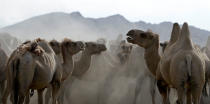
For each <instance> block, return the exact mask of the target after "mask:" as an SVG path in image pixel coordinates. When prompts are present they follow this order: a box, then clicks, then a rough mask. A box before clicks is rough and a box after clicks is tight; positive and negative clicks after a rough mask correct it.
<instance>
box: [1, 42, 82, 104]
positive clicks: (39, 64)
mask: <svg viewBox="0 0 210 104" xmlns="http://www.w3.org/2000/svg"><path fill="white" fill-rule="evenodd" d="M34 43H35V45H34ZM26 44H29V45H28V46H26V45H25V44H23V45H22V46H20V47H19V48H18V49H17V50H15V51H14V52H13V54H12V55H11V57H10V59H9V61H8V64H7V66H8V76H9V81H10V83H8V86H11V85H14V84H15V85H17V84H18V87H17V89H18V92H16V91H17V90H15V91H14V103H20V104H21V103H23V101H24V98H25V96H26V95H29V89H37V90H38V100H39V103H40V104H42V102H43V101H42V100H43V99H42V93H43V90H44V88H46V87H48V86H49V85H51V86H52V96H53V104H55V103H56V98H57V92H58V90H59V87H60V82H61V80H62V78H63V76H65V75H64V74H63V73H62V71H63V70H61V63H60V62H59V60H58V59H57V56H56V55H55V53H54V51H53V49H52V48H51V47H50V45H49V44H48V42H46V41H45V40H41V39H37V40H35V42H32V43H31V42H27V43H26ZM62 45H63V50H65V51H67V52H68V53H77V52H79V51H80V50H82V47H83V45H82V42H73V41H71V40H69V39H65V40H64V41H63V42H62ZM30 47H32V48H30ZM36 47H38V48H36ZM32 49H33V50H32ZM71 49H74V50H71ZM67 52H66V53H67ZM34 53H36V54H34ZM65 57H68V55H67V56H65ZM13 65H14V66H16V65H18V66H19V67H18V69H22V70H23V72H19V71H18V73H16V74H17V75H18V76H20V75H21V74H22V75H24V74H26V73H27V75H24V76H26V77H27V80H29V81H24V82H22V81H21V80H24V79H23V78H21V77H20V78H19V77H18V76H17V75H15V76H17V77H15V79H16V80H14V82H12V78H11V77H12V73H13V74H14V72H11V70H12V69H13V68H17V67H11V66H13ZM27 68H28V69H31V70H24V69H27ZM22 70H21V71H22ZM28 75H30V76H28ZM61 76H62V77H61ZM25 80H26V79H25ZM13 83H14V84H13ZM23 85H25V86H23ZM22 87H24V88H27V89H23V88H22ZM21 88H22V89H21ZM9 90H12V87H9V88H8V89H7V90H6V91H5V93H4V98H3V103H4V104H6V99H7V96H8V94H9ZM17 93H18V95H17ZM18 96H19V97H18Z"/></svg>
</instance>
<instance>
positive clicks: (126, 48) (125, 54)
mask: <svg viewBox="0 0 210 104" xmlns="http://www.w3.org/2000/svg"><path fill="white" fill-rule="evenodd" d="M131 51H132V45H130V44H128V43H126V41H125V40H123V41H121V42H120V45H119V53H117V56H118V58H119V60H120V63H121V64H122V65H123V64H125V63H126V62H127V61H128V59H129V56H130V54H131Z"/></svg>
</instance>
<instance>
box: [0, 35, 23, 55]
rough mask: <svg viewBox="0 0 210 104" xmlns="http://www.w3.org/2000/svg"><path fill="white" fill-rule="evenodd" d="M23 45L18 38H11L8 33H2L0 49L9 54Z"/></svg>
mask: <svg viewBox="0 0 210 104" xmlns="http://www.w3.org/2000/svg"><path fill="white" fill-rule="evenodd" d="M20 43H21V41H20V40H18V39H17V38H16V37H13V36H11V35H10V34H8V33H0V47H1V48H2V49H3V50H4V51H5V52H6V53H7V55H9V54H11V52H12V51H13V50H14V49H15V48H16V47H17V46H18V45H19V44H20Z"/></svg>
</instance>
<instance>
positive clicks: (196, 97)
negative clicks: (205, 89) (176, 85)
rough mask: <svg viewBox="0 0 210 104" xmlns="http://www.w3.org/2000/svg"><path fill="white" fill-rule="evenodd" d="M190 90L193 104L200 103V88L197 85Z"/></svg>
mask: <svg viewBox="0 0 210 104" xmlns="http://www.w3.org/2000/svg"><path fill="white" fill-rule="evenodd" d="M191 92H192V97H193V104H200V99H201V94H202V88H199V87H197V88H195V89H194V90H192V91H191Z"/></svg>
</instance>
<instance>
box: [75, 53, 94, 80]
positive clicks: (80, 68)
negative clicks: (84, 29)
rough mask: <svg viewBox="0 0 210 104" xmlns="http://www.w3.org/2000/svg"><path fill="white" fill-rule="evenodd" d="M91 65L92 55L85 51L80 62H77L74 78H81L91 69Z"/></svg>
mask: <svg viewBox="0 0 210 104" xmlns="http://www.w3.org/2000/svg"><path fill="white" fill-rule="evenodd" d="M90 64H91V54H90V53H89V52H88V51H86V50H85V51H83V52H82V56H81V58H80V60H79V61H77V62H75V67H74V72H73V74H72V75H73V76H76V77H81V76H82V75H84V74H85V73H86V72H87V70H88V69H89V67H90Z"/></svg>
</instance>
